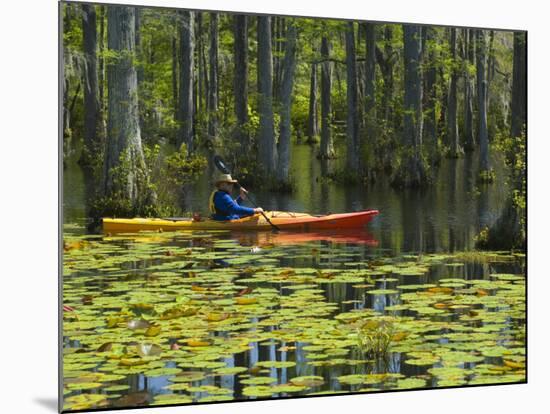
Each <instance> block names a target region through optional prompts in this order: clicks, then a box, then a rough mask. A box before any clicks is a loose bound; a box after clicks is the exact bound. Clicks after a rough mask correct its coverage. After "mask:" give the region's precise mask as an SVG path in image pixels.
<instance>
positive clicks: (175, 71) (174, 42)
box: [172, 15, 178, 121]
mask: <svg viewBox="0 0 550 414" xmlns="http://www.w3.org/2000/svg"><path fill="white" fill-rule="evenodd" d="M177 21H178V20H177V15H176V19H175V22H176V27H175V28H176V30H174V33H173V34H172V99H173V100H174V121H177V120H178V37H177Z"/></svg>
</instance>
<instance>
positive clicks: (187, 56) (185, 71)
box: [177, 10, 195, 151]
mask: <svg viewBox="0 0 550 414" xmlns="http://www.w3.org/2000/svg"><path fill="white" fill-rule="evenodd" d="M179 16H180V22H179V25H180V27H179V37H180V56H179V70H180V76H179V78H180V85H179V104H178V110H179V116H178V121H179V128H178V133H177V145H178V147H179V146H181V144H185V145H187V150H188V151H193V149H194V145H193V144H194V143H193V111H194V103H193V80H194V77H195V74H194V68H195V64H194V51H195V36H194V34H195V33H194V30H193V22H194V20H195V18H194V12H190V11H184V10H182V11H180V12H179Z"/></svg>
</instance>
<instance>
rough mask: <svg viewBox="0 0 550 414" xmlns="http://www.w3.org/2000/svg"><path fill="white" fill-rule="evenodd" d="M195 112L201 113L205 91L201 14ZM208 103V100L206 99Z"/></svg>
mask: <svg viewBox="0 0 550 414" xmlns="http://www.w3.org/2000/svg"><path fill="white" fill-rule="evenodd" d="M196 18H197V27H196V30H197V34H196V39H197V90H198V92H197V110H198V112H199V113H200V114H202V113H203V108H204V106H203V102H204V95H205V93H204V91H205V87H204V85H205V80H206V79H205V77H204V74H203V73H204V71H206V67H204V62H203V59H202V56H203V53H204V42H203V38H202V31H203V30H202V13H197V17H196ZM207 101H208V99H207Z"/></svg>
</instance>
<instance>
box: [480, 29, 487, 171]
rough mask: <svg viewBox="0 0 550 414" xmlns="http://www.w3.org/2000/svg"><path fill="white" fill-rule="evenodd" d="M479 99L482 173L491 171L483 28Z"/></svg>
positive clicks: (481, 32)
mask: <svg viewBox="0 0 550 414" xmlns="http://www.w3.org/2000/svg"><path fill="white" fill-rule="evenodd" d="M477 47H478V50H477V99H478V118H479V128H478V140H479V146H480V173H481V174H486V173H489V170H490V165H489V137H488V131H487V70H486V67H485V66H486V62H487V49H486V38H485V32H484V31H483V30H477Z"/></svg>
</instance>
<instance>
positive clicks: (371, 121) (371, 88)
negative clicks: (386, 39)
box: [365, 23, 376, 142]
mask: <svg viewBox="0 0 550 414" xmlns="http://www.w3.org/2000/svg"><path fill="white" fill-rule="evenodd" d="M375 27H376V26H375V25H374V23H365V39H366V42H365V46H366V54H367V55H366V60H365V118H366V127H367V130H366V134H365V135H366V136H367V137H371V138H374V134H375V132H374V128H375V126H376V67H375V64H376V32H375ZM371 142H372V140H371Z"/></svg>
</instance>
